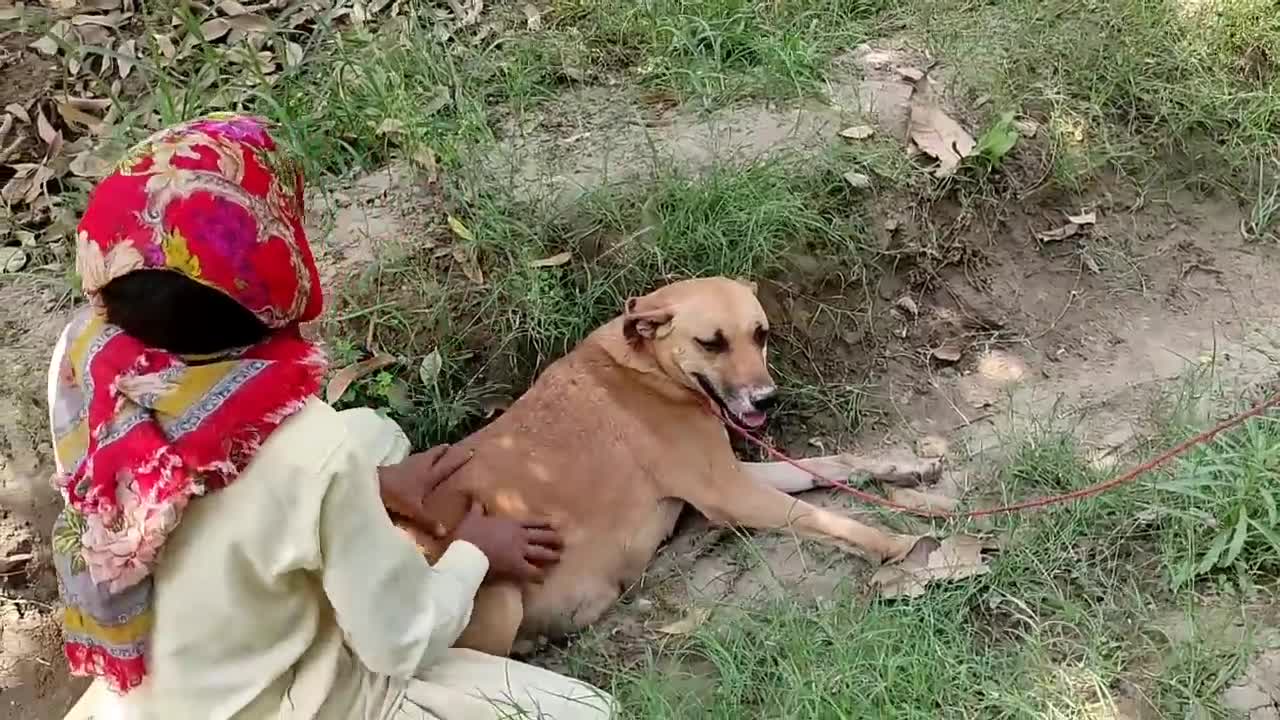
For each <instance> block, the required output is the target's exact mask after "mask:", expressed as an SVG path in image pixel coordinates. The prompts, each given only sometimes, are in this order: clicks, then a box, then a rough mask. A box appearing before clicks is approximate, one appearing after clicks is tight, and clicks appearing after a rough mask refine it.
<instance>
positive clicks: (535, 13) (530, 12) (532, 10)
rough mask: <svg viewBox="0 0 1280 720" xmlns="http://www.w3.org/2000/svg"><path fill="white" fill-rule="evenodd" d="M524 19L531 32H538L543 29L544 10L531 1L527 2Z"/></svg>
mask: <svg viewBox="0 0 1280 720" xmlns="http://www.w3.org/2000/svg"><path fill="white" fill-rule="evenodd" d="M524 21H525V25H526V26H528V28H529V31H530V32H538V31H539V30H541V29H542V11H541V10H539V9H538V8H536V7H534V6H533V5H532V4H530V3H525V5H524Z"/></svg>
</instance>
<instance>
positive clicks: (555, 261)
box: [529, 252, 573, 268]
mask: <svg viewBox="0 0 1280 720" xmlns="http://www.w3.org/2000/svg"><path fill="white" fill-rule="evenodd" d="M572 259H573V255H572V254H571V253H567V252H562V253H556V254H555V255H552V256H551V257H546V258H542V259H541V260H534V261H533V262H531V263H529V267H531V268H549V267H560V266H561V265H564V264H565V263H567V262H569V261H570V260H572Z"/></svg>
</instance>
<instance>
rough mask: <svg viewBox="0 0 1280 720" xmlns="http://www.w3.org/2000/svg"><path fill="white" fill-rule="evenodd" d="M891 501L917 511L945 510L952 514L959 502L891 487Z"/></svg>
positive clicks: (928, 493)
mask: <svg viewBox="0 0 1280 720" xmlns="http://www.w3.org/2000/svg"><path fill="white" fill-rule="evenodd" d="M887 494H888V496H889V499H890V500H891V501H893V502H896V503H898V504H899V505H906V506H907V507H910V508H915V509H917V510H943V511H945V512H951V511H952V510H955V509H956V505H957V504H958V502H959V501H958V500H956V499H955V498H953V497H947V496H946V495H939V494H937V493H931V492H923V491H921V490H913V489H912V488H903V487H890V488H889V489H888V491H887Z"/></svg>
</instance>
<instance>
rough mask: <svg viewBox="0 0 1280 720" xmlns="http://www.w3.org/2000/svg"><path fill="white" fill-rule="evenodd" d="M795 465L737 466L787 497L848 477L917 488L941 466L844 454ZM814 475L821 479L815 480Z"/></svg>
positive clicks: (922, 460) (912, 459) (924, 461)
mask: <svg viewBox="0 0 1280 720" xmlns="http://www.w3.org/2000/svg"><path fill="white" fill-rule="evenodd" d="M796 464H797V465H800V467H796V466H795V465H792V464H791V463H786V462H765V463H750V462H744V463H739V466H740V467H741V468H742V471H743V473H745V474H746V476H747V477H749V478H751V479H752V480H754V481H756V482H758V483H760V484H761V485H764V486H765V487H771V488H773V489H775V490H781V491H782V492H784V493H790V494H794V493H798V492H805V491H806V490H813V489H814V488H821V487H830V483H829V482H827V481H826V480H825V479H823V478H829V479H831V480H836V481H839V482H844V481H846V480H848V479H849V476H850V475H870V476H871V477H873V478H875V479H876V480H879V481H881V482H886V483H890V484H903V483H906V484H911V485H916V484H919V483H921V482H933V481H935V480H937V479H938V476H939V475H940V474H941V472H942V464H941V462H940V461H938V460H937V459H933V458H918V457H914V456H902V457H893V456H886V457H878V458H876V457H866V456H864V455H854V454H850V453H845V454H842V455H827V456H825V457H815V458H804V459H801V460H797V461H796ZM815 473H816V474H817V475H820V476H822V478H819V477H816V476H815Z"/></svg>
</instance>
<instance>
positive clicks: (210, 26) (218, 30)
mask: <svg viewBox="0 0 1280 720" xmlns="http://www.w3.org/2000/svg"><path fill="white" fill-rule="evenodd" d="M229 32H231V23H230V22H229V21H228V20H227V19H226V18H214V19H212V20H209V21H207V22H205V23H204V24H202V25H201V26H200V37H202V38H204V40H205V42H213V41H214V40H217V39H218V38H221V37H222V36H223V35H226V34H227V33H229Z"/></svg>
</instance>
